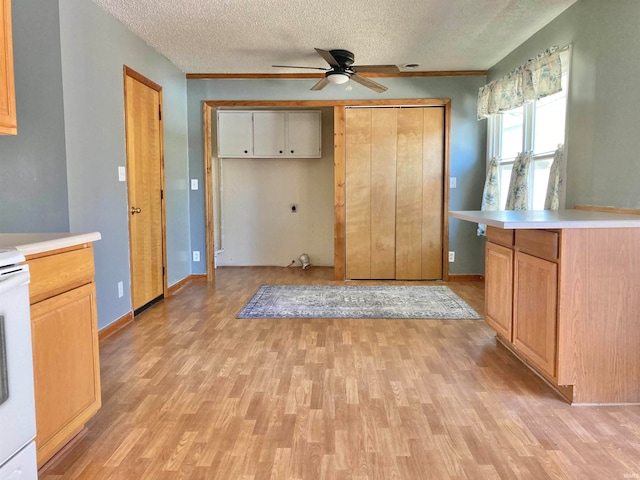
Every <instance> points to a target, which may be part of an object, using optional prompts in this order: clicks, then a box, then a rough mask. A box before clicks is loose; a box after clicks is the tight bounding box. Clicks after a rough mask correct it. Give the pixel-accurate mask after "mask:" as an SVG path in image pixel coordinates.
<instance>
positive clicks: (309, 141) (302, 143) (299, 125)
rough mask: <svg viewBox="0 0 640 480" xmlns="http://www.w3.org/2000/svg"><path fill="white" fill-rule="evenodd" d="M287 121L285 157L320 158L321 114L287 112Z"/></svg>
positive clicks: (318, 112)
mask: <svg viewBox="0 0 640 480" xmlns="http://www.w3.org/2000/svg"><path fill="white" fill-rule="evenodd" d="M287 115H288V119H287V120H288V121H287V140H288V142H287V156H288V157H306V158H309V157H316V158H320V157H321V156H322V148H321V145H322V141H321V139H322V125H321V123H322V112H320V111H317V112H289V113H288V114H287Z"/></svg>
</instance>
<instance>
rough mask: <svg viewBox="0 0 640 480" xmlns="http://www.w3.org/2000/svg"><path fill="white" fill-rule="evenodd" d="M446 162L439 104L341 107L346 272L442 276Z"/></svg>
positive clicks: (356, 275) (349, 274) (378, 276)
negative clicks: (343, 109) (343, 133)
mask: <svg viewBox="0 0 640 480" xmlns="http://www.w3.org/2000/svg"><path fill="white" fill-rule="evenodd" d="M443 166H444V109H443V108H441V107H430V108H349V109H346V111H345V191H346V196H345V260H346V265H345V266H346V278H349V279H403V280H420V279H440V278H442V215H443V212H442V208H443V196H442V195H443V185H442V182H443V177H442V176H443Z"/></svg>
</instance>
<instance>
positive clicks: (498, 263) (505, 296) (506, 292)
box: [485, 242, 513, 341]
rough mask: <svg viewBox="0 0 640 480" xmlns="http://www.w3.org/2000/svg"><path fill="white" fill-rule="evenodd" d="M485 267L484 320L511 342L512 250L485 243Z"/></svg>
mask: <svg viewBox="0 0 640 480" xmlns="http://www.w3.org/2000/svg"><path fill="white" fill-rule="evenodd" d="M485 265H486V272H485V303H486V306H485V319H486V321H487V323H488V324H489V325H490V326H492V327H493V329H494V330H495V331H496V332H498V333H499V334H500V335H502V336H503V337H504V338H506V339H507V340H509V341H511V340H512V337H511V331H512V328H511V327H512V323H513V322H512V314H513V312H512V310H513V249H511V248H507V247H505V246H502V245H498V244H495V243H491V242H487V244H486V255H485Z"/></svg>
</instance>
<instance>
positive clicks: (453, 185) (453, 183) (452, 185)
mask: <svg viewBox="0 0 640 480" xmlns="http://www.w3.org/2000/svg"><path fill="white" fill-rule="evenodd" d="M456 183H457V178H456V177H449V188H456Z"/></svg>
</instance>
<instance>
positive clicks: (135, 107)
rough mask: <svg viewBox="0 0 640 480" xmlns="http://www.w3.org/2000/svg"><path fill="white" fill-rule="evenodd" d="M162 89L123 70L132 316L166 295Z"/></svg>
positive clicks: (127, 70)
mask: <svg viewBox="0 0 640 480" xmlns="http://www.w3.org/2000/svg"><path fill="white" fill-rule="evenodd" d="M161 108H162V88H161V87H160V86H159V85H157V84H155V83H153V82H151V81H150V80H149V79H147V78H145V77H143V76H142V75H140V74H138V73H136V72H134V71H132V70H131V69H129V68H127V67H125V124H126V143H127V177H128V182H127V188H128V196H129V241H130V255H131V302H132V305H133V311H134V312H135V311H136V310H138V309H140V308H141V307H143V306H145V305H147V304H148V303H149V302H151V301H153V300H155V299H157V298H158V297H161V296H162V295H163V294H164V290H165V285H166V282H165V274H164V265H165V249H164V201H163V185H164V170H163V145H162V144H163V137H162V118H161V116H162V110H161Z"/></svg>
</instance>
